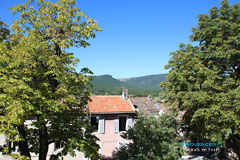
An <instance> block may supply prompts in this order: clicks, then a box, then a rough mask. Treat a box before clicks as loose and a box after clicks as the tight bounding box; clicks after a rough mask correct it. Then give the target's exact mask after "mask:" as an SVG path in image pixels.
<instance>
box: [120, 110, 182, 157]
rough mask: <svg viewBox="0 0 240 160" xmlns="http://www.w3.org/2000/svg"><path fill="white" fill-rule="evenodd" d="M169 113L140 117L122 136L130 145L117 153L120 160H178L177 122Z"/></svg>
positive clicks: (179, 146)
mask: <svg viewBox="0 0 240 160" xmlns="http://www.w3.org/2000/svg"><path fill="white" fill-rule="evenodd" d="M174 117H175V114H173V113H171V114H170V115H168V114H163V115H161V116H160V115H159V116H157V117H155V116H149V115H145V116H143V115H140V116H139V119H137V122H136V124H135V125H134V127H133V128H131V129H129V130H128V131H127V132H126V133H124V134H123V138H125V139H127V140H130V143H129V144H128V145H126V146H124V147H122V148H121V149H120V150H119V152H118V158H119V159H120V160H126V159H127V160H135V159H139V160H149V159H155V160H171V159H178V158H179V156H180V154H181V153H182V151H181V144H180V143H179V142H178V141H179V140H180V137H179V135H178V131H179V129H178V126H179V123H178V121H176V120H175V118H174Z"/></svg>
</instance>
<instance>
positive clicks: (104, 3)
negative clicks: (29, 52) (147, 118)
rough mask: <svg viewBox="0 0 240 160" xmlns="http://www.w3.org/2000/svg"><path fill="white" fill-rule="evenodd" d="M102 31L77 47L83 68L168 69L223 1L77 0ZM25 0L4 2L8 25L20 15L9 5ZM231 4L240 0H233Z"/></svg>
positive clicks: (118, 73) (122, 74)
mask: <svg viewBox="0 0 240 160" xmlns="http://www.w3.org/2000/svg"><path fill="white" fill-rule="evenodd" d="M76 1H77V6H78V7H79V8H81V10H82V11H83V12H85V14H86V15H87V16H88V17H91V18H93V19H96V20H97V21H98V23H99V26H100V27H101V28H102V32H98V33H97V37H96V38H95V39H93V40H90V41H89V42H90V43H91V46H89V47H87V48H72V49H71V51H72V52H74V55H75V56H76V57H78V58H79V59H80V64H79V65H78V68H77V69H78V70H80V68H83V67H88V68H89V69H91V70H92V71H93V72H94V74H95V75H102V74H110V75H112V76H113V77H115V78H128V77H137V76H143V75H150V74H160V73H167V70H165V69H164V65H166V64H167V63H168V60H169V59H170V57H169V54H170V52H173V51H175V50H177V49H178V45H179V43H189V36H190V35H191V30H190V29H191V28H192V27H195V26H196V25H197V16H198V14H205V13H207V12H208V11H209V9H210V8H212V7H214V6H217V7H219V6H220V2H221V1H220V0H76ZM22 2H25V1H24V0H1V6H0V15H1V16H0V17H1V20H3V21H4V22H5V23H7V24H8V25H11V24H12V20H13V19H16V18H17V17H16V16H12V15H11V11H10V10H8V8H9V7H11V6H13V5H14V4H19V3H22ZM229 2H230V4H234V3H237V2H239V0H229Z"/></svg>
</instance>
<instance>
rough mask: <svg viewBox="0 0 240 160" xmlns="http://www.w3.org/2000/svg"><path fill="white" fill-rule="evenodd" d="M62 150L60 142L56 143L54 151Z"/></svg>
mask: <svg viewBox="0 0 240 160" xmlns="http://www.w3.org/2000/svg"><path fill="white" fill-rule="evenodd" d="M60 148H61V143H60V142H55V143H54V150H55V151H56V150H58V149H60Z"/></svg>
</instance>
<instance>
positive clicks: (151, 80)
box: [120, 74, 166, 90]
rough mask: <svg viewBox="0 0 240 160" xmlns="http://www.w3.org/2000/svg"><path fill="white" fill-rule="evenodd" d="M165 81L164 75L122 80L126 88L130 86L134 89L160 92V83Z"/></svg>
mask: <svg viewBox="0 0 240 160" xmlns="http://www.w3.org/2000/svg"><path fill="white" fill-rule="evenodd" d="M120 80H121V79H120ZM165 80H166V74H158V75H149V76H143V77H135V78H129V79H124V83H125V84H126V85H127V86H131V87H134V88H141V89H156V90H160V89H161V87H160V83H161V82H162V81H165Z"/></svg>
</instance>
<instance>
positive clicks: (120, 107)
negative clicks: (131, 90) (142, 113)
mask: <svg viewBox="0 0 240 160" xmlns="http://www.w3.org/2000/svg"><path fill="white" fill-rule="evenodd" d="M91 99H92V102H90V101H89V102H88V108H89V111H90V113H103V114H104V113H105V114H108V113H134V112H135V109H134V107H133V105H132V104H131V102H130V101H129V99H128V100H124V99H122V97H121V96H93V97H91Z"/></svg>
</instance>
